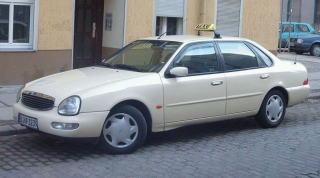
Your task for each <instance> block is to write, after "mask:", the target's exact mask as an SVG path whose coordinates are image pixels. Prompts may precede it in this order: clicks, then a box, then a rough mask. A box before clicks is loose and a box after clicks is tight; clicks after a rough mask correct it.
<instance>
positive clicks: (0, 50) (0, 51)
mask: <svg viewBox="0 0 320 178" xmlns="http://www.w3.org/2000/svg"><path fill="white" fill-rule="evenodd" d="M35 51H36V50H35V49H31V48H0V53H2V52H3V53H5V52H35Z"/></svg>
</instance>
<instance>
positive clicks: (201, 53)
mask: <svg viewBox="0 0 320 178" xmlns="http://www.w3.org/2000/svg"><path fill="white" fill-rule="evenodd" d="M173 67H186V68H188V71H189V76H186V77H175V78H164V79H163V80H162V81H163V87H164V104H165V118H166V124H174V123H177V122H181V121H187V120H194V119H205V118H213V117H219V116H224V115H225V107H226V81H225V76H224V73H221V71H222V70H221V67H220V65H219V62H218V58H217V55H216V52H215V49H214V44H213V42H204V43H196V44H192V45H190V46H188V47H185V49H183V53H182V54H180V55H178V56H177V59H176V60H175V61H174V64H173Z"/></svg>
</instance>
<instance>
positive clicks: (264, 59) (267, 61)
mask: <svg viewBox="0 0 320 178" xmlns="http://www.w3.org/2000/svg"><path fill="white" fill-rule="evenodd" d="M248 44H249V45H250V47H251V48H252V49H253V50H254V51H255V52H256V53H257V54H258V55H259V57H260V60H261V61H262V63H263V64H265V65H266V66H268V67H270V66H272V64H273V62H272V60H271V59H270V57H269V56H268V55H266V54H265V53H264V52H262V51H261V49H259V48H258V47H256V46H255V45H253V44H251V43H248Z"/></svg>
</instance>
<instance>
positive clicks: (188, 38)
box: [141, 35, 245, 43]
mask: <svg viewBox="0 0 320 178" xmlns="http://www.w3.org/2000/svg"><path fill="white" fill-rule="evenodd" d="M141 40H164V41H177V42H181V43H192V42H202V41H213V40H215V41H243V40H245V39H243V38H238V37H227V36H221V38H213V36H211V37H210V36H197V35H167V36H162V37H161V38H160V39H158V36H155V37H148V38H143V39H141Z"/></svg>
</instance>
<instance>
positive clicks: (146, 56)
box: [102, 40, 181, 72]
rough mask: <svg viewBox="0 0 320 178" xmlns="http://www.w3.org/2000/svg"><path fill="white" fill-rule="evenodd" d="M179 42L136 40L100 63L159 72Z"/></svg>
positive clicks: (141, 70)
mask: <svg viewBox="0 0 320 178" xmlns="http://www.w3.org/2000/svg"><path fill="white" fill-rule="evenodd" d="M180 45H181V43H180V42H175V41H162V40H138V41H135V42H133V43H131V44H129V45H128V46H127V47H125V48H123V49H121V50H120V51H119V52H117V53H116V54H115V55H113V56H111V57H110V58H108V59H105V60H103V61H102V65H105V66H109V67H112V68H121V69H127V70H134V71H139V72H159V71H160V70H161V69H162V67H163V66H164V65H165V64H166V63H167V61H168V60H169V59H170V58H171V56H172V55H173V54H174V53H175V52H176V50H177V49H178V48H179V47H180Z"/></svg>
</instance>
